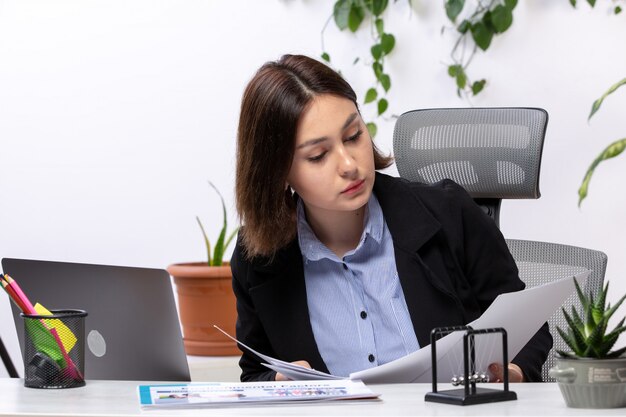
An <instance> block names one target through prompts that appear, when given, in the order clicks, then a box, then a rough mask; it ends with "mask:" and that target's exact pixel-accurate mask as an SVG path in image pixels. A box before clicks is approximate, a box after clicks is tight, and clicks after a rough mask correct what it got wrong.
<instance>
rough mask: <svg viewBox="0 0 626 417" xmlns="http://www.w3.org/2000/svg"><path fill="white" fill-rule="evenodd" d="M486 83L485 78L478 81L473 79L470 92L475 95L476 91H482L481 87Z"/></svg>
mask: <svg viewBox="0 0 626 417" xmlns="http://www.w3.org/2000/svg"><path fill="white" fill-rule="evenodd" d="M486 83H487V80H484V79H483V80H480V81H474V83H473V84H472V94H473V95H477V94H478V93H480V92H481V91H483V88H485V84H486Z"/></svg>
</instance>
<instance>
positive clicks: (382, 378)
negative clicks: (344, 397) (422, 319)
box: [350, 271, 591, 384]
mask: <svg viewBox="0 0 626 417" xmlns="http://www.w3.org/2000/svg"><path fill="white" fill-rule="evenodd" d="M590 273H591V271H585V272H582V273H580V274H577V275H576V276H574V277H567V278H563V279H560V280H555V281H552V282H549V283H547V284H544V285H539V286H536V287H533V288H528V289H525V290H522V291H517V292H511V293H506V294H500V295H499V296H498V297H497V298H496V299H495V300H494V301H493V303H492V304H491V306H489V308H488V309H487V310H486V311H485V312H484V313H483V314H482V315H481V316H480V317H479V318H478V319H476V320H474V321H473V322H471V323H469V325H470V326H472V327H473V328H474V329H486V328H493V327H503V328H504V329H506V330H507V336H508V358H509V361H510V360H511V359H513V357H514V356H515V355H517V353H518V352H519V351H520V350H521V349H522V348H523V347H524V345H526V343H527V342H528V340H530V338H531V337H532V336H533V335H534V334H535V333H536V332H537V330H539V328H540V327H541V326H542V325H543V323H545V322H546V321H547V320H548V319H549V318H550V317H551V316H552V314H553V313H554V312H555V311H557V310H558V309H559V307H561V305H563V302H564V301H565V300H566V299H567V297H568V296H569V295H570V294H572V293H573V292H574V291H575V287H574V278H576V280H577V281H578V283H579V284H580V285H581V287H582V286H584V283H585V281H586V279H587V277H588V276H589V274H590ZM462 337H463V334H462V332H456V333H451V334H449V335H448V336H446V337H444V338H441V339H439V340H438V341H437V357H438V359H437V379H438V381H439V382H450V380H451V378H452V376H454V375H460V374H461V373H462V372H463V367H462V366H463V365H462V360H463V355H462ZM500 340H501V336H499V335H497V334H490V335H484V336H477V337H476V352H477V356H476V363H477V370H485V371H486V369H487V366H488V365H489V364H490V363H493V362H501V361H502V345H501V343H500ZM350 378H351V379H360V380H362V381H364V382H365V383H371V384H375V383H407V382H430V381H431V379H432V370H431V348H430V345H428V346H424V347H423V348H421V349H420V350H418V351H417V352H413V353H411V354H409V355H407V356H405V357H403V358H400V359H397V360H395V361H393V362H389V363H386V364H384V365H381V366H378V367H376V368H371V369H366V370H363V371H359V372H354V373H352V374H350Z"/></svg>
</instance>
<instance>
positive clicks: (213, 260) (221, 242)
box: [196, 181, 239, 266]
mask: <svg viewBox="0 0 626 417" xmlns="http://www.w3.org/2000/svg"><path fill="white" fill-rule="evenodd" d="M209 185H210V186H211V187H212V188H213V189H214V190H215V192H217V195H219V196H220V200H222V211H223V212H224V225H223V226H222V230H221V231H220V235H219V237H218V238H217V241H216V242H215V247H214V248H213V254H212V256H211V242H209V238H208V237H207V234H206V232H205V231H204V227H203V226H202V222H201V221H200V218H199V217H198V216H196V220H197V221H198V225H200V230H202V236H204V243H205V245H206V251H207V258H208V264H209V266H221V265H222V262H223V261H222V258H223V257H224V251H225V250H226V248H228V245H230V242H231V241H232V240H233V238H234V237H235V235H236V234H237V232H238V231H239V228H238V227H237V228H235V230H233V231H232V233H231V234H230V235H229V236H228V239H226V229H227V228H228V223H227V219H226V217H227V216H226V204H224V197H222V193H220V191H219V190H218V189H217V187H216V186H215V185H213V183H212V182H211V181H209Z"/></svg>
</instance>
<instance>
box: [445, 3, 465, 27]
mask: <svg viewBox="0 0 626 417" xmlns="http://www.w3.org/2000/svg"><path fill="white" fill-rule="evenodd" d="M464 5H465V0H446V4H445V8H446V15H447V16H448V19H450V21H452V22H454V21H455V20H456V18H457V16H458V15H459V14H460V13H461V11H463V6H464Z"/></svg>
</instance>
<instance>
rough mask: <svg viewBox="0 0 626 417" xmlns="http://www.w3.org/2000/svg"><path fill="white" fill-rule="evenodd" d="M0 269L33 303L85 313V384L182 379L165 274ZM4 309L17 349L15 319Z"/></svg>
mask: <svg viewBox="0 0 626 417" xmlns="http://www.w3.org/2000/svg"><path fill="white" fill-rule="evenodd" d="M2 269H3V271H4V273H5V274H9V275H10V276H11V277H13V278H14V279H15V280H16V281H17V282H18V284H19V285H20V287H21V288H22V290H23V291H24V293H25V294H26V295H27V296H28V298H29V299H30V301H31V302H32V303H33V304H35V303H40V304H41V305H43V306H44V307H46V308H47V309H48V310H66V309H80V310H85V311H86V312H87V317H86V318H85V337H86V339H87V340H86V341H85V378H87V379H118V380H144V381H145V380H152V381H189V380H190V376H189V367H188V364H187V356H186V355H185V350H184V347H183V339H182V334H181V330H180V324H179V321H178V314H177V312H176V306H175V303H174V295H173V291H172V284H171V281H170V276H169V274H168V273H167V272H166V271H165V270H161V269H149V268H134V267H121V266H107V265H92V264H78V263H67V262H51V261H37V260H27V259H10V258H4V259H2ZM12 309H13V316H14V319H15V324H16V327H17V334H18V339H19V342H20V347H21V348H22V349H23V347H24V324H23V319H22V317H21V316H20V311H19V309H18V308H17V307H16V306H14V305H12ZM18 367H19V366H18Z"/></svg>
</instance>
